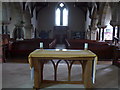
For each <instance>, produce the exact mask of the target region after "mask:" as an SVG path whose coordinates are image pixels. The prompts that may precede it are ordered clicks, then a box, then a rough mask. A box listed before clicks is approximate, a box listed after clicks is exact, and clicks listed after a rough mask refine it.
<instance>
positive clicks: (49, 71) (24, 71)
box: [2, 63, 119, 90]
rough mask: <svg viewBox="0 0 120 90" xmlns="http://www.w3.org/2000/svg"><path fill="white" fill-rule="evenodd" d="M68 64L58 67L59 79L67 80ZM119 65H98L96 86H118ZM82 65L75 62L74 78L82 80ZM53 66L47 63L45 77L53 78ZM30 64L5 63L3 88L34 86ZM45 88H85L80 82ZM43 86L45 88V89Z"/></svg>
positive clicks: (3, 67) (3, 66)
mask: <svg viewBox="0 0 120 90" xmlns="http://www.w3.org/2000/svg"><path fill="white" fill-rule="evenodd" d="M65 68H67V65H66V64H64V63H61V64H60V65H59V67H58V80H67V69H65ZM118 69H119V68H118V67H116V66H114V65H110V64H100V65H97V71H96V83H95V88H118V87H119V83H118ZM81 72H82V71H81V65H78V64H75V65H73V68H72V76H71V78H72V80H76V81H77V80H81ZM53 75H54V74H53V67H52V65H51V64H50V63H49V64H46V65H45V68H44V79H49V80H53ZM32 87H33V81H32V80H31V79H30V68H29V64H22V63H21V64H20V63H3V65H2V88H32ZM45 88H84V85H80V84H57V85H51V86H48V87H45ZM45 88H43V90H44V89H45Z"/></svg>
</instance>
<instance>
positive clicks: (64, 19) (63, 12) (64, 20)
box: [55, 3, 68, 26]
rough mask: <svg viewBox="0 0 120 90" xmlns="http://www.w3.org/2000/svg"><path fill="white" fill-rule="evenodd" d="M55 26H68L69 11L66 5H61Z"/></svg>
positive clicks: (58, 8)
mask: <svg viewBox="0 0 120 90" xmlns="http://www.w3.org/2000/svg"><path fill="white" fill-rule="evenodd" d="M55 25H56V26H68V9H67V7H66V5H65V4H64V3H59V4H58V5H57V8H56V11H55Z"/></svg>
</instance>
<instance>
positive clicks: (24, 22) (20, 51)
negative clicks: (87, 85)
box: [0, 1, 120, 88]
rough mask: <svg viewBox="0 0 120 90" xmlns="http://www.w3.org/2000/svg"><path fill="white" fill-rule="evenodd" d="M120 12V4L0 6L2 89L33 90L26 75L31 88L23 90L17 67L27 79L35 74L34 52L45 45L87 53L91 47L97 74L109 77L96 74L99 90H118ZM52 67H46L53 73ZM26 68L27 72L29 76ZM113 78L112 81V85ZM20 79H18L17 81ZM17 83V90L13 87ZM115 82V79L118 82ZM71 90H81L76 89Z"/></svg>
mask: <svg viewBox="0 0 120 90" xmlns="http://www.w3.org/2000/svg"><path fill="white" fill-rule="evenodd" d="M119 12H120V2H77V1H76V2H0V13H1V17H0V18H1V20H0V25H1V27H0V29H1V30H0V37H1V38H0V39H1V40H0V62H1V65H2V68H3V69H2V70H3V71H2V80H3V81H2V83H3V84H2V87H3V88H31V87H32V82H31V81H30V80H29V79H30V77H29V79H28V77H27V76H29V75H27V76H26V77H27V80H26V79H25V76H24V75H23V78H24V79H25V80H26V81H25V82H26V83H27V82H29V85H28V84H27V85H26V84H24V85H23V84H22V83H24V82H22V81H21V83H20V82H19V80H18V78H19V77H18V76H17V74H18V71H19V70H18V71H16V72H15V67H16V68H17V69H20V71H21V74H22V73H25V74H26V71H27V72H28V73H30V71H29V61H28V56H29V55H30V53H31V52H33V51H34V50H36V49H39V48H40V47H41V46H40V43H41V42H42V44H43V46H42V48H43V49H66V50H67V49H70V50H84V48H85V43H87V49H88V50H90V51H91V52H93V53H94V54H95V55H96V56H97V57H98V66H97V69H99V68H101V67H102V69H101V70H103V72H105V73H106V75H105V76H104V75H103V76H101V77H100V76H99V75H102V73H103V72H102V71H101V72H100V71H99V70H98V71H97V70H96V74H97V76H96V78H97V80H96V83H97V84H95V87H96V88H119V86H120V83H119V81H118V78H117V79H116V78H115V76H116V75H117V76H118V77H119V74H118V71H119V67H120V13H119ZM49 64H51V63H50V62H47V65H48V66H46V67H47V68H49ZM64 64H65V65H64ZM74 64H75V67H77V65H79V63H78V62H76V63H74ZM74 64H73V65H74ZM26 65H27V66H26ZM60 65H62V67H61V68H60V69H59V70H64V68H67V66H66V63H65V62H64V61H63V62H62V61H61V62H60ZM99 65H103V66H101V67H100V66H99ZM104 65H107V66H106V67H105V66H104ZM21 66H22V67H21ZM65 66H66V67H65ZM109 66H110V67H109ZM23 67H24V68H27V69H25V70H26V71H25V70H24V68H23ZM78 67H79V66H78ZM107 67H108V68H107ZM111 67H112V69H111ZM47 68H45V69H46V71H47V72H50V70H51V69H50V68H49V69H50V70H48V69H47ZM21 69H22V70H21ZM74 69H75V68H74ZM107 70H108V71H109V70H113V72H117V74H115V73H113V72H111V73H112V74H115V75H111V74H108V73H109V72H110V71H109V72H108V71H107ZM10 71H11V72H10ZM75 71H76V72H78V71H77V70H75ZM12 73H13V74H12ZM16 73H17V74H16ZM28 73H27V74H28ZM50 73H51V72H50ZM65 73H66V72H65V71H64V72H63V74H62V72H61V75H64V74H65ZM10 74H11V75H10ZM107 74H108V75H107ZM110 75H111V78H108V79H107V77H110ZM13 76H14V77H13ZM117 76H116V77H117ZM8 77H9V78H8ZM10 77H11V78H10ZM15 77H17V79H14V78H15ZM45 77H49V75H48V76H47V75H45ZM59 77H62V76H59ZM63 77H64V76H63ZM78 77H79V76H78ZM102 77H104V78H105V79H106V83H108V82H111V83H110V84H109V85H106V86H105V84H103V83H102V81H101V80H100V78H102ZM12 78H13V80H12V82H14V84H13V83H10V80H11V79H12ZM23 78H22V76H21V80H23V81H24V79H23ZM76 78H77V77H76ZM112 78H114V80H113V81H112ZM109 80H110V81H109ZM15 81H16V82H15ZM100 81H101V82H100ZM115 81H116V82H115ZM103 82H104V81H103ZM16 83H18V85H17V84H16ZM101 83H102V84H101ZM12 84H13V85H12ZM25 85H26V86H25ZM102 85H103V86H102ZM48 87H49V86H48ZM61 87H65V86H59V85H58V87H57V88H61ZM66 87H67V86H66ZM68 87H70V88H76V87H77V86H73V87H72V85H71V86H68ZM80 88H81V87H80Z"/></svg>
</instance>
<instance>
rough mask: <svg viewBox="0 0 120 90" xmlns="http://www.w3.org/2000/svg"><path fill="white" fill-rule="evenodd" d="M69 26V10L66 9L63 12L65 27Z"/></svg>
mask: <svg viewBox="0 0 120 90" xmlns="http://www.w3.org/2000/svg"><path fill="white" fill-rule="evenodd" d="M67 25H68V10H67V9H66V8H64V10H63V26H67Z"/></svg>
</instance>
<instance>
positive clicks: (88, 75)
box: [83, 60, 93, 88]
mask: <svg viewBox="0 0 120 90" xmlns="http://www.w3.org/2000/svg"><path fill="white" fill-rule="evenodd" d="M83 80H84V85H85V88H93V84H92V60H88V61H87V62H86V66H85V68H84V79H83Z"/></svg>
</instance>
